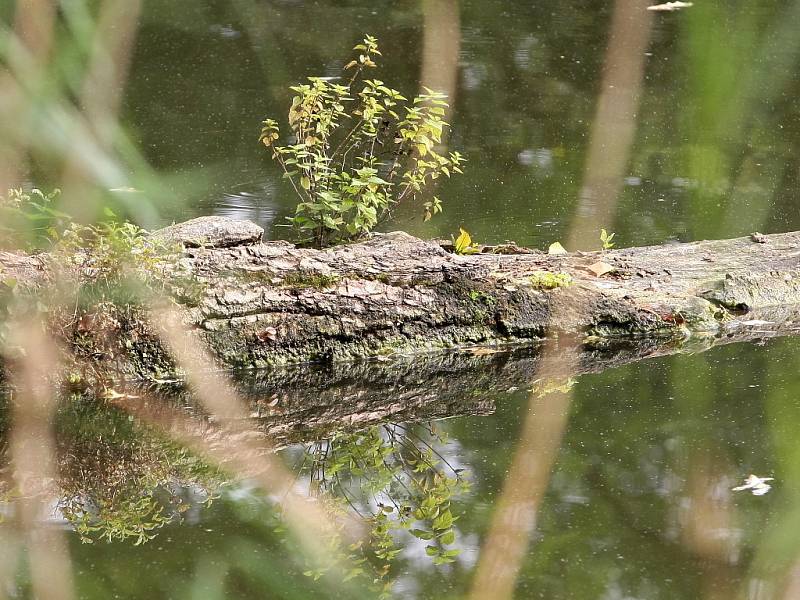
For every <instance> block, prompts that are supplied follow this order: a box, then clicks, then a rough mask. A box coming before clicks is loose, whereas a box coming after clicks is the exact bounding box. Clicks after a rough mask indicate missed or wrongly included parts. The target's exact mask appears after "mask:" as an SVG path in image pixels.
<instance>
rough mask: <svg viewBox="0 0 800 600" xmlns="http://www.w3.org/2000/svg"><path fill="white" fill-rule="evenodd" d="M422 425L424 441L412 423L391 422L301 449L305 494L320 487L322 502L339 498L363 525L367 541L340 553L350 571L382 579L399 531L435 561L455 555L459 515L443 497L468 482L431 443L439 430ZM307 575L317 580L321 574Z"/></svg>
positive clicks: (394, 551) (342, 507) (396, 549)
mask: <svg viewBox="0 0 800 600" xmlns="http://www.w3.org/2000/svg"><path fill="white" fill-rule="evenodd" d="M426 430H427V433H429V434H430V435H431V439H430V441H428V440H426V439H424V438H423V437H422V436H420V435H418V434H417V433H416V432H415V431H414V428H413V427H411V426H407V425H398V424H392V425H384V426H380V427H371V428H369V429H367V430H364V431H360V432H356V433H343V432H341V433H336V434H334V435H333V436H332V437H331V438H330V439H329V440H327V441H324V442H317V443H314V444H311V445H310V446H309V447H308V448H307V457H306V460H305V462H304V465H307V466H305V470H306V471H307V472H308V475H309V477H310V482H311V488H312V491H314V492H325V496H326V498H327V500H329V501H330V500H336V499H338V501H339V507H340V510H349V511H352V512H353V513H355V514H356V515H357V516H358V517H359V518H361V519H363V520H364V521H366V522H367V523H368V524H369V526H370V543H369V544H367V545H365V546H360V545H359V546H358V547H357V548H353V549H352V552H351V554H349V555H345V556H342V557H341V559H342V561H341V562H343V563H344V562H349V563H350V564H356V565H358V573H353V576H355V575H362V574H363V575H367V576H368V577H369V578H370V580H372V579H374V580H375V581H376V582H382V584H385V583H386V581H385V578H386V576H387V574H388V572H389V569H390V567H391V564H392V562H393V560H394V559H395V558H396V557H397V555H398V554H400V551H401V549H400V548H399V547H398V545H397V542H396V541H395V539H394V537H395V535H396V534H397V533H398V532H400V531H406V532H408V533H409V534H411V535H412V536H414V537H416V538H417V539H419V540H423V541H424V542H425V543H426V546H425V552H426V554H427V555H428V556H430V557H431V560H432V562H433V563H434V564H437V565H439V564H446V563H450V562H453V561H454V560H455V557H456V556H457V555H458V554H459V551H458V550H457V549H453V548H451V546H452V545H453V544H454V543H455V540H456V532H455V526H454V524H455V521H456V520H457V519H458V516H456V515H453V513H452V511H451V505H450V500H451V499H452V498H453V497H454V496H455V495H457V494H459V493H462V492H463V491H465V490H466V489H467V487H468V484H467V482H466V481H465V480H464V474H463V472H462V469H459V468H456V467H455V466H453V465H452V464H451V463H450V462H448V460H447V459H446V458H445V457H444V456H443V455H442V453H441V452H440V450H438V449H437V448H436V447H435V445H436V444H443V443H445V442H446V439H445V437H444V435H443V434H442V433H441V432H439V431H436V430H434V429H433V428H432V427H431V428H426ZM426 437H427V436H426ZM333 562H334V563H335V562H336V561H333ZM333 566H334V564H331V567H333ZM367 567H369V569H367ZM308 574H309V575H313V576H314V577H319V576H321V575H322V572H321V571H319V570H317V571H314V572H310V571H309V572H308ZM384 592H386V588H384Z"/></svg>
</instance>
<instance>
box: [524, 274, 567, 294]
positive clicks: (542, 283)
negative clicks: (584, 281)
mask: <svg viewBox="0 0 800 600" xmlns="http://www.w3.org/2000/svg"><path fill="white" fill-rule="evenodd" d="M528 279H529V281H530V282H531V283H532V284H533V286H534V287H537V288H539V289H543V290H553V289H555V288H560V287H567V286H568V285H570V284H571V283H572V277H571V276H570V275H569V274H568V273H551V272H550V271H536V272H535V273H533V274H532V275H531V276H530V277H529V278H528Z"/></svg>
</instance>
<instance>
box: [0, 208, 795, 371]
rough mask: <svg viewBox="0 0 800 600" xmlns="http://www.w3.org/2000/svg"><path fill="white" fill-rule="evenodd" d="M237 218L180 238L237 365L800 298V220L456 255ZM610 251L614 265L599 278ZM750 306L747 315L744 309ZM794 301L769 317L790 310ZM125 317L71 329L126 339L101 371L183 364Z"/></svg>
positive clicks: (222, 352) (718, 324)
mask: <svg viewBox="0 0 800 600" xmlns="http://www.w3.org/2000/svg"><path fill="white" fill-rule="evenodd" d="M225 223H226V221H224V220H215V219H208V218H206V219H205V220H204V224H205V225H209V226H213V235H211V234H210V235H209V236H208V237H205V238H204V237H203V236H202V231H200V232H199V233H198V227H196V226H193V227H190V228H184V230H183V231H190V232H191V240H188V239H187V240H183V239H182V238H181V237H180V236H181V235H182V234H181V231H182V230H181V229H180V228H178V229H173V230H172V232H171V233H170V236H168V239H172V240H173V241H179V242H189V243H187V244H186V246H187V247H186V249H185V252H184V257H183V258H182V259H181V260H182V267H183V268H185V269H188V270H189V271H190V272H191V273H192V274H193V276H194V278H195V279H196V281H197V283H198V285H197V286H196V287H195V289H194V290H192V291H191V293H187V292H186V290H183V292H184V293H182V294H179V297H181V298H182V302H183V304H182V305H181V306H182V310H183V316H184V319H185V322H186V323H187V325H189V326H190V327H192V328H194V329H196V330H197V332H198V333H199V335H200V336H201V337H202V338H203V339H204V341H205V342H206V343H207V344H208V346H209V347H210V348H211V349H212V351H213V353H214V354H215V356H216V357H217V358H218V360H219V361H220V363H221V364H222V365H223V366H224V367H227V368H260V367H266V366H269V365H283V364H289V363H298V362H304V361H330V362H337V361H349V360H353V359H363V358H369V357H376V356H387V355H391V354H397V353H409V352H420V351H422V352H424V351H440V350H443V349H446V348H454V347H464V346H469V345H476V344H478V345H495V344H509V343H528V342H531V341H534V340H537V339H541V338H542V337H543V336H545V335H556V334H558V333H559V332H564V331H567V332H571V333H579V334H581V335H585V336H587V339H588V340H590V341H591V340H596V339H597V338H598V337H600V338H614V337H630V338H640V337H647V338H653V339H659V340H671V342H670V343H674V341H675V340H685V339H688V338H690V337H691V336H695V337H697V336H698V335H699V336H703V337H708V336H712V337H713V336H727V335H728V334H731V331H732V329H731V324H732V323H735V324H736V325H735V327H734V329H736V332H734V334H732V335H739V334H740V333H739V332H743V331H745V330H746V329H747V327H748V326H747V325H746V324H745V325H743V324H742V323H746V322H747V321H748V320H749V321H753V320H755V319H756V318H758V317H759V315H761V314H762V312H763V311H768V310H775V309H776V308H778V309H780V310H783V311H784V312H785V311H786V310H791V308H792V307H794V306H796V305H798V304H800V233H786V234H776V235H770V236H765V238H764V239H763V240H762V239H760V240H759V242H755V241H753V240H752V239H751V238H738V239H731V240H719V241H704V242H695V243H690V244H676V245H665V246H655V247H645V248H630V249H623V250H614V251H608V252H603V253H600V252H596V253H575V254H565V255H546V254H542V253H538V252H530V251H525V250H524V249H519V248H516V247H510V248H509V247H503V248H497V249H492V248H485V249H484V252H482V253H479V254H473V255H468V256H459V255H455V254H452V253H450V252H448V251H447V250H446V249H445V248H444V247H443V246H442V245H440V244H438V243H436V242H430V241H423V240H420V239H417V238H414V237H412V236H410V235H408V234H405V233H402V232H396V233H389V234H381V235H376V236H374V237H373V238H372V239H370V240H368V241H364V242H360V243H355V244H350V245H344V246H338V247H334V248H330V249H327V250H314V249H306V248H297V247H295V246H293V245H291V244H288V243H286V242H260V241H258V239H257V238H258V236H257V235H256V236H254V235H253V231H252V227H254V226H252V227H245V228H242V226H241V224H239V225H237V228H238V229H236V230H231V232H228V230H227V229H226V227H227V226H226V224H225ZM239 232H242V233H241V234H239ZM159 235H161V237H162V238H163V237H164V233H163V232H162V233H161V234H159ZM217 238H219V239H220V240H221V242H220V244H216V243H215V241H214V240H215V239H217ZM240 238H241V239H240ZM198 239H203V240H204V243H205V245H198V242H197V240H198ZM764 240H766V243H762V242H763V241H764ZM195 246H196V247H195ZM493 250H497V251H498V252H493ZM500 251H502V252H513V253H511V254H507V253H502V252H500ZM597 262H603V263H606V264H607V265H609V266H610V267H612V268H613V271H612V272H610V273H607V274H604V275H603V276H600V277H598V276H597V275H595V274H594V273H595V272H596V271H597V268H592V265H593V264H595V263H597ZM45 265H46V261H44V260H43V259H42V258H41V257H25V256H20V255H12V254H0V269H2V271H0V272H2V273H3V276H4V277H14V278H15V279H18V280H20V281H24V282H25V283H26V285H28V286H29V287H35V286H36V285H40V284H41V283H42V282H43V281H45V280H46V279H47V272H46V267H45ZM543 273H545V274H546V273H552V274H565V275H568V276H569V277H568V278H562V277H558V279H559V281H567V283H566V284H564V285H558V286H555V287H549V286H542V285H540V284H539V283H538V282H541V281H542V280H543V279H542V274H543ZM177 287H179V286H174V285H173V288H177ZM743 313H748V314H749V315H750V316H749V317H745V318H738V320H737V317H738V316H739V315H741V314H743ZM781 314H782V315H783V316H778V317H775V316H774V315H772V317H770V319H771V320H772V319H775V318H777V319H780V320H781V321H786V316H785V314H783V313H781ZM125 315H126V316H125V319H126V320H127V321H128V322H120V319H119V318H117V319H116V322H117V325H116V327H117V328H116V330H115V331H112V332H110V333H109V331H93V330H92V329H91V328H85V327H84V328H83V330H82V331H80V332H78V331H77V326H76V328H74V330H73V331H72V332H71V333H69V335H71V336H73V338H74V337H75V336H81V337H82V338H83V339H84V340H87V339H88V341H89V342H91V337H92V336H104V339H106V338H107V337H108V336H109V335H113V336H115V340H116V347H117V348H118V349H119V350H118V351H117V352H111V353H105V351H104V350H103V348H105V347H106V345H107V344H105V343H104V344H105V345H104V344H98V347H99V348H100V350H98V352H95V353H94V354H93V355H92V356H91V360H92V361H93V362H94V363H95V364H96V366H97V367H98V368H99V369H101V370H110V371H116V372H119V373H120V374H124V375H126V376H129V377H138V378H142V377H144V378H153V377H160V378H163V377H168V376H171V375H174V369H173V368H172V367H171V362H170V361H169V359H168V357H167V356H166V353H165V352H164V350H163V347H162V345H161V344H160V343H159V342H158V340H157V331H156V329H155V328H154V327H153V326H152V325H151V324H149V323H148V322H147V318H146V315H145V314H144V311H143V310H142V311H130V310H128V311H126V312H125ZM762 320H763V319H762ZM73 338H70V339H68V340H67V342H68V343H73V342H74V339H73ZM112 354H113V357H112V356H111V355H112ZM112 358H113V360H112Z"/></svg>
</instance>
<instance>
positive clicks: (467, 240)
mask: <svg viewBox="0 0 800 600" xmlns="http://www.w3.org/2000/svg"><path fill="white" fill-rule="evenodd" d="M459 231H460V232H461V233H460V234H459V236H458V237H457V238H456V239H454V240H453V252H455V253H456V254H475V253H477V252H479V251H480V248H479V246H478V244H476V243H474V242H473V241H472V237H471V236H470V235H469V233H467V231H466V230H465V229H463V228H459Z"/></svg>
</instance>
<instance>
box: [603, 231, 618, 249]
mask: <svg viewBox="0 0 800 600" xmlns="http://www.w3.org/2000/svg"><path fill="white" fill-rule="evenodd" d="M615 235H617V234H616V233H611V234H609V233H608V232H607V231H606V230H605V229H601V230H600V243H601V244H603V250H611V248H613V247H614V242H612V241H611V240H613V239H614V236H615Z"/></svg>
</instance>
